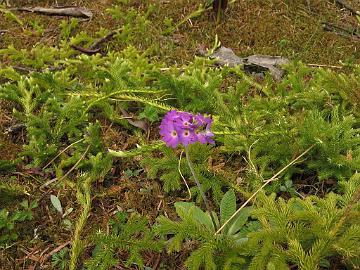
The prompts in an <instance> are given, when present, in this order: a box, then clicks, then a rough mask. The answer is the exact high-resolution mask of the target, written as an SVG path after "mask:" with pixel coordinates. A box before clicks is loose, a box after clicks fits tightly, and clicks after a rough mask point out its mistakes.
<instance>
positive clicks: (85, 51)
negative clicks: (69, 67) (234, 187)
mask: <svg viewBox="0 0 360 270" xmlns="http://www.w3.org/2000/svg"><path fill="white" fill-rule="evenodd" d="M70 47H71V48H73V49H74V50H77V51H79V52H82V53H85V54H88V55H92V54H96V53H98V52H99V51H100V49H94V50H91V49H86V48H83V47H80V46H77V45H74V44H70Z"/></svg>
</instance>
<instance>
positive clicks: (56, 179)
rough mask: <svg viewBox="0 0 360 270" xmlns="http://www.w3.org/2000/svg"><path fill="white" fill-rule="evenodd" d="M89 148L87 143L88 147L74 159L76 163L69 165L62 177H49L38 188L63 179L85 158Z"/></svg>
mask: <svg viewBox="0 0 360 270" xmlns="http://www.w3.org/2000/svg"><path fill="white" fill-rule="evenodd" d="M89 149H90V145H88V147H87V148H86V150H85V152H84V153H83V154H82V156H81V157H80V158H79V160H78V161H76V163H75V164H74V166H72V167H71V169H70V170H68V171H67V173H65V174H64V175H63V176H62V177H60V178H59V179H58V178H56V177H55V178H54V179H51V180H49V181H47V182H46V183H45V184H43V185H42V186H41V187H40V188H43V187H46V186H48V185H50V184H52V183H54V182H55V181H61V180H63V179H64V178H65V177H66V176H68V175H69V174H70V173H71V172H72V171H73V170H75V169H76V167H77V166H78V165H79V163H80V162H81V161H82V160H83V159H84V158H85V156H86V154H87V152H88V151H89Z"/></svg>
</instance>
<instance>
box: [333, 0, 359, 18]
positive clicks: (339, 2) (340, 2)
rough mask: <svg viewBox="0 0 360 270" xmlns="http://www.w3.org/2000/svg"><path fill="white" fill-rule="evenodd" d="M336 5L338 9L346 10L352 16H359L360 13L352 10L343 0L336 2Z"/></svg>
mask: <svg viewBox="0 0 360 270" xmlns="http://www.w3.org/2000/svg"><path fill="white" fill-rule="evenodd" d="M335 2H336V4H338V5H339V6H340V7H342V8H345V9H347V10H348V11H350V12H351V14H352V15H355V16H360V12H359V11H357V10H356V9H355V8H353V7H352V6H351V5H350V4H349V3H348V2H346V1H345V0H336V1H335Z"/></svg>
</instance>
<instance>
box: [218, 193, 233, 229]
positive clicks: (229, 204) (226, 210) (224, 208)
mask: <svg viewBox="0 0 360 270" xmlns="http://www.w3.org/2000/svg"><path fill="white" fill-rule="evenodd" d="M235 211H236V197H235V193H234V191H233V190H232V189H230V190H229V191H228V192H226V193H225V195H224V197H223V198H222V200H221V203H220V222H221V224H224V223H225V222H226V220H228V219H229V218H230V217H231V216H232V215H233V214H234V213H235Z"/></svg>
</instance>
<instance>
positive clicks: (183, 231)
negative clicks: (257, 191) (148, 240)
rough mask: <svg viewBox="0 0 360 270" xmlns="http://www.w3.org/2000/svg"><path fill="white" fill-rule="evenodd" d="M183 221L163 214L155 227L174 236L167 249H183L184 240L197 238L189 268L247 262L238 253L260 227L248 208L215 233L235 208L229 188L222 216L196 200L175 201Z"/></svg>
mask: <svg viewBox="0 0 360 270" xmlns="http://www.w3.org/2000/svg"><path fill="white" fill-rule="evenodd" d="M175 208H176V213H177V214H178V215H179V217H180V218H181V221H179V222H176V221H172V220H170V219H168V218H166V217H164V216H161V217H159V218H158V225H157V227H156V231H157V233H159V234H160V235H166V236H171V238H170V240H169V241H168V245H167V249H168V251H169V252H172V251H178V252H179V251H180V250H181V249H182V246H183V242H184V241H196V242H197V244H196V246H197V248H196V250H194V251H193V252H192V253H191V255H190V256H189V258H188V259H187V260H186V262H185V265H186V266H187V268H188V269H194V270H195V269H200V268H201V267H205V269H233V268H231V267H235V266H237V267H242V266H244V265H246V262H247V260H246V258H245V257H242V256H240V254H239V253H238V251H239V250H241V247H242V246H243V245H244V243H246V242H247V241H248V234H249V233H250V232H253V231H257V230H259V229H260V223H259V222H258V221H251V220H250V219H249V218H250V216H251V212H252V207H246V208H244V209H243V211H242V212H240V213H239V214H238V215H237V216H236V217H235V218H233V219H232V220H231V222H229V223H228V224H227V225H226V226H225V228H224V229H223V230H222V231H221V232H220V233H219V234H216V231H217V229H218V228H220V226H221V225H223V224H224V223H225V222H226V221H227V220H228V219H229V218H230V217H231V216H232V215H233V214H234V213H235V210H236V197H235V194H234V192H233V191H232V190H229V191H228V192H227V193H226V194H225V195H224V197H223V199H222V200H221V203H220V218H219V217H218V216H217V215H216V213H214V212H212V213H209V212H203V211H202V210H201V209H200V208H199V207H197V206H195V205H194V204H193V203H187V202H177V203H175Z"/></svg>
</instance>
